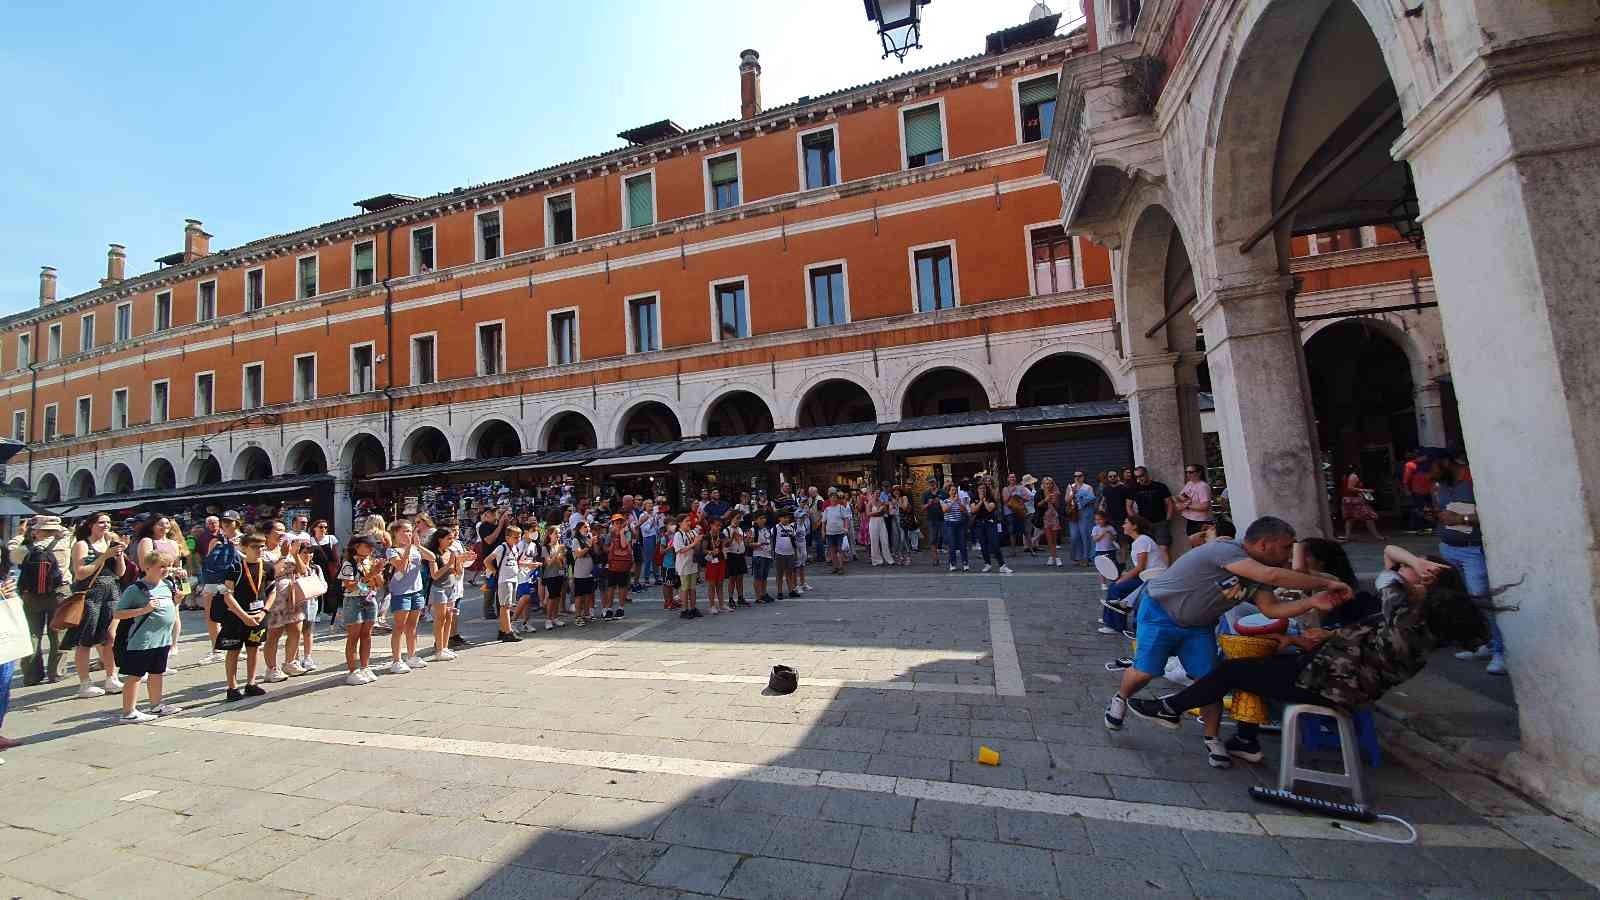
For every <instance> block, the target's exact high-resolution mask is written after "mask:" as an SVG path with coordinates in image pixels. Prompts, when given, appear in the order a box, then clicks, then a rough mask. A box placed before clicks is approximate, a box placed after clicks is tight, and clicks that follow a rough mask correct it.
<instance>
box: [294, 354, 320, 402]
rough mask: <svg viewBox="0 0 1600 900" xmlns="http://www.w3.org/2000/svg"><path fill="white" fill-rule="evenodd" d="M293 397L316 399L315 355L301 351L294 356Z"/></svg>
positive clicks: (299, 399)
mask: <svg viewBox="0 0 1600 900" xmlns="http://www.w3.org/2000/svg"><path fill="white" fill-rule="evenodd" d="M294 399H295V400H298V401H304V400H315V399H317V355H316V354H315V353H303V354H301V355H299V356H296V357H295V358H294Z"/></svg>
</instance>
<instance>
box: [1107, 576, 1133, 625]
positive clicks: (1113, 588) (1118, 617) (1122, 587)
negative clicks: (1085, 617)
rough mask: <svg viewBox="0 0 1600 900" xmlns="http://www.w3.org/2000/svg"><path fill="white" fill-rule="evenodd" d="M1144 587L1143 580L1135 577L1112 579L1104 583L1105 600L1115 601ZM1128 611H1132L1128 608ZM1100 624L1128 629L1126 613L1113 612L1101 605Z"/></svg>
mask: <svg viewBox="0 0 1600 900" xmlns="http://www.w3.org/2000/svg"><path fill="white" fill-rule="evenodd" d="M1142 587H1144V582H1143V581H1140V580H1139V579H1137V578H1135V579H1133V580H1132V581H1128V582H1122V581H1113V582H1111V583H1110V584H1108V585H1106V600H1108V601H1110V602H1113V603H1115V602H1116V601H1118V600H1121V599H1122V598H1124V597H1131V596H1133V595H1134V594H1136V593H1138V592H1139V589H1140V588H1142ZM1129 612H1132V610H1130V611H1129ZM1100 624H1102V625H1104V626H1106V627H1107V628H1112V629H1115V630H1117V631H1127V630H1128V614H1127V613H1119V612H1114V611H1112V610H1111V609H1108V608H1106V607H1101V610H1100Z"/></svg>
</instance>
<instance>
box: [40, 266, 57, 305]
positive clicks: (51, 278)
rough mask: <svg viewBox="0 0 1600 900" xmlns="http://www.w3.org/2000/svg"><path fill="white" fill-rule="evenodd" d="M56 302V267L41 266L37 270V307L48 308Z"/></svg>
mask: <svg viewBox="0 0 1600 900" xmlns="http://www.w3.org/2000/svg"><path fill="white" fill-rule="evenodd" d="M54 302H56V267H55V266H43V267H41V268H40V269H39V305H40V306H49V305H50V304H52V303H54Z"/></svg>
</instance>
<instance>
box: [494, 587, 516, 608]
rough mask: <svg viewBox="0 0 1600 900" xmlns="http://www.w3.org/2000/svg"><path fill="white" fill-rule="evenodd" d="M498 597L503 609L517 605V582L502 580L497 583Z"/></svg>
mask: <svg viewBox="0 0 1600 900" xmlns="http://www.w3.org/2000/svg"><path fill="white" fill-rule="evenodd" d="M495 590H496V594H497V598H496V599H498V600H499V602H500V608H501V609H510V608H511V607H513V606H516V605H517V583H516V582H515V581H502V582H499V583H498V584H496V585H495Z"/></svg>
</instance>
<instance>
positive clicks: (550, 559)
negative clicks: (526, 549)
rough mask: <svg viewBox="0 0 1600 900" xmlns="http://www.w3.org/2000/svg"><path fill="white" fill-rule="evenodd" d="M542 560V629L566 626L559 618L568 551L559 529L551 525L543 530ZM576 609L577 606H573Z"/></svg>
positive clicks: (562, 601) (565, 582) (565, 579)
mask: <svg viewBox="0 0 1600 900" xmlns="http://www.w3.org/2000/svg"><path fill="white" fill-rule="evenodd" d="M543 556H544V560H543V563H542V564H541V565H540V567H539V579H540V581H541V582H542V587H543V589H544V630H545V631H550V630H551V629H555V628H562V627H565V626H566V624H567V623H566V622H565V621H564V620H563V619H562V618H561V612H562V609H563V607H564V606H565V601H566V593H567V569H568V564H569V561H570V553H569V551H568V550H567V545H566V544H565V543H564V542H563V541H562V540H561V529H560V528H558V527H556V526H554V525H552V526H550V527H549V528H547V529H545V532H544V553H543ZM573 609H574V611H576V609H577V607H576V606H574V607H573Z"/></svg>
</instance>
